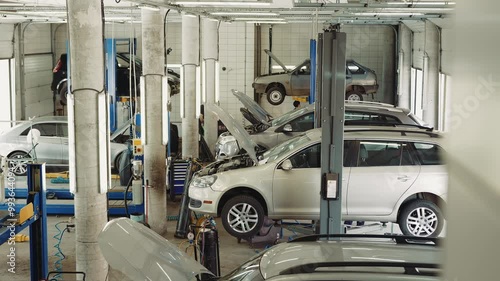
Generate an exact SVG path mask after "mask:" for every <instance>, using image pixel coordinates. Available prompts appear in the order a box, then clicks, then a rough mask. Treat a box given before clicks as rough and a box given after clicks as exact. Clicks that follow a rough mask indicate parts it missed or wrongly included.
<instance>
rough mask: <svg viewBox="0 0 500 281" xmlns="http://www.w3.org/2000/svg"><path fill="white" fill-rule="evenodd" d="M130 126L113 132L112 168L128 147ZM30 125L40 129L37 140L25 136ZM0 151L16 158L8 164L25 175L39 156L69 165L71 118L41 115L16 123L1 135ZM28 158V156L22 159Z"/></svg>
mask: <svg viewBox="0 0 500 281" xmlns="http://www.w3.org/2000/svg"><path fill="white" fill-rule="evenodd" d="M128 126H129V123H127V124H125V125H124V126H123V127H122V128H120V129H118V130H116V131H115V132H114V133H113V135H111V137H110V140H111V143H110V146H109V147H110V150H111V152H110V154H111V168H112V169H113V168H117V169H118V167H120V163H119V162H120V157H121V154H122V153H123V152H124V151H126V150H127V145H125V144H123V143H119V142H123V141H124V140H125V139H127V138H128V135H127V133H128V130H127V129H128ZM31 129H37V130H38V131H40V137H39V140H38V144H37V145H36V147H35V148H34V149H33V146H34V144H32V143H31V142H28V140H27V139H26V136H27V135H28V133H29V132H30V131H31ZM0 155H3V156H6V157H7V158H9V159H16V161H8V164H9V168H11V169H12V171H13V173H14V174H16V175H19V176H21V175H25V174H26V170H27V166H26V164H27V163H28V160H29V159H33V158H35V156H36V158H37V160H38V161H40V162H45V163H47V165H48V166H67V165H68V163H69V152H68V118H67V117H65V116H45V117H38V118H35V119H33V120H31V121H27V122H23V123H21V124H19V125H16V126H14V127H12V128H10V129H8V130H7V131H5V132H4V133H2V134H1V135H0ZM23 159H26V160H23Z"/></svg>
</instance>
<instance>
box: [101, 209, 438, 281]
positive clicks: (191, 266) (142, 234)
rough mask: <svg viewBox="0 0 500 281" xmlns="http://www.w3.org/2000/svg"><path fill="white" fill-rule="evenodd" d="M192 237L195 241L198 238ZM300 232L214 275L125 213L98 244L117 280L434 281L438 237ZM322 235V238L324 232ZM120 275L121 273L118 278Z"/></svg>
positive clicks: (103, 232) (436, 265)
mask: <svg viewBox="0 0 500 281" xmlns="http://www.w3.org/2000/svg"><path fill="white" fill-rule="evenodd" d="M202 237H203V235H201V237H200V238H198V236H196V240H197V241H194V245H198V244H199V243H200V244H201V243H202V241H203V240H202ZM320 237H323V236H321V235H315V236H305V237H300V238H298V239H295V240H293V241H291V242H288V243H280V244H278V245H275V246H273V247H271V248H268V249H266V250H263V251H260V253H259V254H258V255H256V256H254V257H252V258H250V259H249V260H248V261H246V262H244V263H243V264H242V265H241V266H238V267H237V268H235V269H234V270H233V271H231V272H230V273H228V274H227V275H225V276H221V277H216V276H214V274H213V273H212V272H210V271H209V270H208V269H207V268H205V267H204V266H202V265H201V264H200V263H199V262H197V261H195V260H194V259H193V257H189V256H188V254H187V253H186V252H185V251H184V250H183V249H181V248H180V246H178V245H175V244H173V243H172V242H170V241H167V240H166V239H165V238H163V237H162V236H160V235H159V234H158V233H156V232H154V231H153V230H151V229H149V228H147V227H146V226H144V225H143V224H141V223H139V222H135V221H132V220H130V219H127V218H118V219H114V220H112V221H110V222H108V223H107V224H106V226H105V227H104V229H103V230H102V232H101V233H100V234H99V237H98V244H99V248H100V250H101V252H102V254H103V256H104V258H105V259H106V261H107V262H108V264H109V266H110V267H111V268H113V270H114V271H119V272H120V273H121V274H120V275H122V276H125V279H121V280H154V281H157V280H172V281H194V280H212V281H265V280H266V281H292V280H294V281H299V280H300V281H306V280H310V281H312V280H314V281H340V280H343V281H354V280H355V281H382V280H383V281H410V280H411V281H438V280H441V278H440V275H441V272H442V270H441V263H442V259H443V251H442V248H441V247H440V246H439V245H440V242H441V241H439V238H420V237H419V238H416V237H411V238H409V237H404V236H388V235H366V236H353V235H331V236H329V237H330V239H335V240H325V239H320ZM323 238H324V237H323ZM122 278H123V277H122Z"/></svg>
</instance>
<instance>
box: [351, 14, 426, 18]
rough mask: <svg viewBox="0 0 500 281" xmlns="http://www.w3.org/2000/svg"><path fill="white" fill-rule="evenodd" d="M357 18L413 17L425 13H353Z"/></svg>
mask: <svg viewBox="0 0 500 281" xmlns="http://www.w3.org/2000/svg"><path fill="white" fill-rule="evenodd" d="M353 15H355V16H374V17H376V16H388V17H412V16H423V15H424V14H423V13H353Z"/></svg>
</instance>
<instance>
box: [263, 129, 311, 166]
mask: <svg viewBox="0 0 500 281" xmlns="http://www.w3.org/2000/svg"><path fill="white" fill-rule="evenodd" d="M310 140H311V139H310V138H309V136H308V135H307V134H304V135H302V136H298V137H296V138H292V139H290V140H288V141H286V142H284V143H282V144H280V145H277V146H275V147H273V148H271V149H269V150H268V151H266V152H264V153H263V154H262V160H261V163H267V162H268V161H273V160H275V159H278V158H280V157H281V156H283V155H286V154H288V153H289V152H290V151H292V150H294V149H295V148H297V147H301V146H302V145H303V144H304V143H306V142H308V141H310Z"/></svg>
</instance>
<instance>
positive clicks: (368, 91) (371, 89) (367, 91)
mask: <svg viewBox="0 0 500 281" xmlns="http://www.w3.org/2000/svg"><path fill="white" fill-rule="evenodd" d="M363 87H364V88H365V94H373V93H376V92H377V90H378V85H371V86H363Z"/></svg>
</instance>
